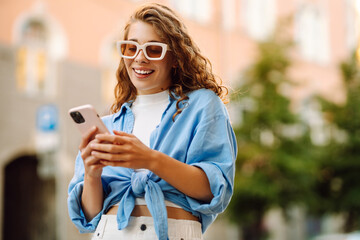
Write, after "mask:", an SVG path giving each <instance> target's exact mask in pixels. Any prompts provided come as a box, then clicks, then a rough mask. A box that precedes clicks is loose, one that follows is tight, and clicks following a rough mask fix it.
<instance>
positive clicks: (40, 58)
mask: <svg viewBox="0 0 360 240" xmlns="http://www.w3.org/2000/svg"><path fill="white" fill-rule="evenodd" d="M20 39H21V40H20V46H19V47H18V50H17V54H16V59H17V64H16V79H17V84H16V85H17V88H18V90H20V91H22V92H26V93H28V94H30V95H33V94H37V93H42V92H44V90H45V88H46V78H47V74H48V59H47V54H46V47H47V42H48V32H47V29H46V27H45V24H44V23H43V22H42V21H41V20H38V19H30V20H29V21H27V22H26V23H25V24H24V25H23V27H22V29H21V37H20Z"/></svg>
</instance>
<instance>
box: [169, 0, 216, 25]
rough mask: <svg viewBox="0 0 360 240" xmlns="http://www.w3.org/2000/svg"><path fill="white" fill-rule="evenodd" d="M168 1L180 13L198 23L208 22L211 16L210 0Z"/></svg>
mask: <svg viewBox="0 0 360 240" xmlns="http://www.w3.org/2000/svg"><path fill="white" fill-rule="evenodd" d="M170 3H171V5H172V6H173V7H174V9H176V11H178V12H179V13H180V14H181V15H183V16H184V17H187V18H190V19H193V20H195V21H197V22H199V23H203V24H205V23H208V22H210V21H211V18H212V16H213V14H212V11H213V1H212V0H182V1H178V0H171V1H170Z"/></svg>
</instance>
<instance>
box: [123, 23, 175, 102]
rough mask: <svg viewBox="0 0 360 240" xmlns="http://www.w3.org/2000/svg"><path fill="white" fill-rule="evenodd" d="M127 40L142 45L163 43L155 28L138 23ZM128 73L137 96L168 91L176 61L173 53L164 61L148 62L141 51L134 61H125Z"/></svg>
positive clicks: (133, 24) (130, 29) (130, 31)
mask: <svg viewBox="0 0 360 240" xmlns="http://www.w3.org/2000/svg"><path fill="white" fill-rule="evenodd" d="M127 40H132V41H135V42H137V43H139V44H140V45H142V44H144V43H147V42H162V41H161V38H160V37H159V35H158V34H157V33H156V32H155V30H154V28H153V26H152V25H151V24H149V23H146V22H142V21H136V22H134V23H132V24H131V26H130V28H129V32H128V37H127ZM124 63H125V67H126V70H127V73H128V74H129V77H130V80H131V82H132V84H133V85H134V86H135V87H136V89H137V94H139V95H145V94H153V93H158V92H161V91H164V90H166V89H168V87H169V86H170V83H171V69H172V67H173V66H174V60H173V57H172V54H171V52H169V51H168V52H167V53H166V54H165V57H164V58H163V59H162V60H148V59H147V58H146V57H145V55H144V53H143V51H142V50H140V52H139V53H138V55H137V56H136V57H135V58H134V59H124Z"/></svg>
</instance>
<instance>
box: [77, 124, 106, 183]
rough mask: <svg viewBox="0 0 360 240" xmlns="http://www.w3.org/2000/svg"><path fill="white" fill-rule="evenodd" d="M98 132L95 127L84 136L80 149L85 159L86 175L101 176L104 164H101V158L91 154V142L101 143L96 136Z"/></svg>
mask: <svg viewBox="0 0 360 240" xmlns="http://www.w3.org/2000/svg"><path fill="white" fill-rule="evenodd" d="M96 132H97V128H96V127H93V128H91V129H90V130H89V131H88V132H87V133H86V134H85V135H83V136H82V138H81V143H80V146H79V150H80V154H81V158H82V159H83V161H84V168H85V176H86V177H94V178H100V177H101V173H102V169H103V167H104V165H103V164H101V162H100V159H99V158H96V157H95V156H93V155H91V151H92V149H91V147H90V146H91V144H95V143H99V141H98V140H97V139H96V138H95V136H96Z"/></svg>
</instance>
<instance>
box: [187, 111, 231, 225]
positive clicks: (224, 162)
mask: <svg viewBox="0 0 360 240" xmlns="http://www.w3.org/2000/svg"><path fill="white" fill-rule="evenodd" d="M236 154H237V146H236V139H235V134H234V132H233V130H232V127H231V125H230V122H229V120H228V118H227V117H226V116H215V117H214V118H212V119H211V120H209V121H207V122H206V123H204V124H201V126H199V128H198V129H196V132H195V134H194V137H193V139H192V144H191V145H190V147H189V150H188V156H187V163H188V164H190V165H193V166H196V167H199V168H201V169H202V170H203V171H204V172H205V174H206V176H207V178H208V180H209V183H210V188H211V192H212V194H213V198H212V200H211V201H210V202H209V203H204V202H201V201H198V200H195V199H193V198H190V197H187V200H188V202H189V204H190V207H191V208H192V209H193V210H195V211H197V212H199V213H201V215H202V222H203V226H208V225H209V224H210V223H211V222H212V221H213V220H214V219H215V218H216V215H217V214H219V213H221V212H223V211H224V210H225V209H226V207H227V206H228V204H229V202H230V199H231V196H232V194H233V184H234V174H235V159H236ZM203 231H205V229H203Z"/></svg>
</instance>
